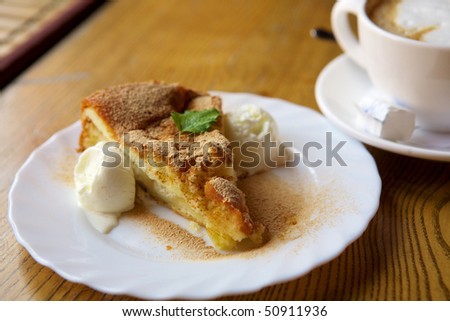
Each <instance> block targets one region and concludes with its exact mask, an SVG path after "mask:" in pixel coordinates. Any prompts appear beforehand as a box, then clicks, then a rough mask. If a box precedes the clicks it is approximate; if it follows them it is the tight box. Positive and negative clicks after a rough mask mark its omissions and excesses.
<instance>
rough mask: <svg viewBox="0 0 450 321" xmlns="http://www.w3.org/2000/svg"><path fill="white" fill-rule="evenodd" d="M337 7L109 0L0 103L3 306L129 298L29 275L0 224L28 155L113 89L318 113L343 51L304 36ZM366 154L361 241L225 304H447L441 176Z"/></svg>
mask: <svg viewBox="0 0 450 321" xmlns="http://www.w3.org/2000/svg"><path fill="white" fill-rule="evenodd" d="M333 2H334V1H332V0H301V1H300V0H294V1H275V0H274V1H209V0H207V1H194V0H192V1H176V0H168V1H150V0H133V1H125V0H123V1H114V2H111V3H109V4H107V5H106V6H104V7H103V8H102V9H101V10H100V11H98V12H97V13H96V14H94V16H93V17H91V18H90V19H89V20H88V21H86V22H85V23H84V24H83V25H82V26H81V27H79V28H78V29H77V30H76V31H75V32H73V33H72V34H71V35H70V36H68V37H67V38H65V40H64V41H62V42H61V43H60V44H59V45H58V46H56V47H55V48H54V49H53V50H52V51H51V52H48V53H47V54H46V55H45V56H44V57H43V58H41V59H40V60H39V61H38V62H36V63H35V64H34V65H33V66H32V67H31V68H29V69H28V70H27V71H26V72H25V73H24V74H23V75H22V76H21V77H19V78H18V79H17V80H16V81H15V82H14V83H12V84H11V85H9V86H8V87H7V88H6V89H5V90H4V91H3V92H2V94H1V100H0V102H1V103H0V138H1V142H2V143H1V146H0V151H1V158H0V168H1V170H0V213H1V216H0V220H1V225H0V235H1V243H0V244H1V247H0V255H1V265H0V299H2V300H5V299H6V300H19V299H20V300H30V299H32V300H124V299H125V300H127V299H133V298H130V297H126V296H113V295H107V294H103V293H100V292H97V291H94V290H92V289H90V288H89V287H87V286H84V285H80V284H75V283H71V282H68V281H65V280H64V279H63V278H61V277H60V276H58V275H57V274H56V273H54V272H53V271H52V270H50V269H48V268H46V267H43V266H42V265H40V264H38V263H36V262H35V261H34V259H33V258H31V256H30V255H29V254H28V253H27V252H26V251H25V250H24V249H23V248H22V246H21V245H19V244H18V243H17V242H16V240H15V237H14V235H13V232H12V229H11V227H10V225H9V223H8V220H7V211H8V210H7V207H8V196H7V194H8V191H9V189H10V186H11V183H12V181H13V178H14V175H15V173H16V171H17V170H18V169H19V167H20V166H21V165H22V163H23V162H24V161H25V159H26V158H27V157H28V156H29V154H30V153H31V152H32V151H33V150H34V149H35V148H36V147H37V146H39V145H40V144H41V143H43V142H44V141H45V140H46V139H48V138H49V137H50V136H51V135H52V134H53V133H55V132H56V131H58V130H60V129H62V128H64V127H66V126H68V125H69V124H71V123H73V122H74V121H76V120H77V119H78V118H79V105H80V101H81V99H82V98H83V97H84V96H86V95H88V94H89V93H91V92H92V91H94V90H96V89H98V88H103V87H106V86H110V85H113V84H119V83H123V82H130V81H141V80H148V79H164V80H166V81H169V82H170V81H177V82H180V83H182V84H184V85H186V86H188V87H192V88H199V89H211V90H214V89H215V90H223V91H239V92H251V93H257V94H261V95H266V96H271V97H279V98H283V99H286V100H289V101H292V102H294V103H298V104H301V105H304V106H310V107H311V108H313V109H318V107H317V103H316V101H315V99H314V84H315V81H316V78H317V76H318V74H319V72H320V71H321V69H322V68H323V67H324V66H325V65H326V64H327V63H328V62H329V61H330V60H331V59H333V58H334V57H336V56H337V55H339V54H340V53H341V50H340V49H339V47H338V46H337V45H336V44H335V43H334V42H330V41H324V40H318V39H313V38H311V37H310V35H309V31H310V29H311V28H314V27H317V26H323V27H327V28H329V27H330V25H329V20H330V19H329V17H330V10H331V7H332V5H333ZM369 151H370V152H371V153H372V155H373V156H374V158H375V160H376V162H377V165H378V169H379V172H380V175H381V177H382V181H383V191H382V196H381V204H380V208H379V210H378V213H377V214H376V216H375V218H374V219H373V220H372V222H371V223H370V225H369V227H368V229H367V230H366V232H365V233H364V234H363V235H362V237H360V238H359V239H358V240H357V241H355V242H354V243H353V244H351V245H350V246H349V247H348V248H347V249H346V250H345V251H344V252H343V253H342V254H341V255H340V256H339V257H337V258H336V259H334V260H333V261H331V262H329V263H327V264H325V265H322V266H321V267H318V268H316V269H315V270H313V271H312V272H310V273H308V274H307V275H305V276H303V277H301V278H298V279H296V280H292V281H291V282H287V283H283V284H277V285H273V286H269V287H267V288H265V289H263V290H261V291H259V292H256V293H252V294H246V295H234V296H229V297H225V298H224V299H238V300H449V299H450V165H449V164H448V163H440V162H433V161H426V160H420V159H414V158H409V157H405V156H399V155H395V154H392V153H389V152H385V151H382V150H378V149H375V148H369ZM361 179H364V178H363V177H362V178H361Z"/></svg>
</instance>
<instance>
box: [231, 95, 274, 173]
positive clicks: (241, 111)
mask: <svg viewBox="0 0 450 321" xmlns="http://www.w3.org/2000/svg"><path fill="white" fill-rule="evenodd" d="M225 134H226V136H227V138H228V139H229V140H230V141H231V142H232V144H233V145H232V146H233V147H234V148H233V164H234V167H235V169H236V170H237V172H238V175H239V176H243V175H253V174H256V173H258V172H261V171H264V170H266V169H269V168H274V167H276V166H277V165H278V164H279V163H280V157H279V156H278V146H279V143H278V128H277V125H276V123H275V121H274V119H273V118H272V116H271V115H270V114H269V113H268V112H266V111H264V110H263V109H262V108H260V107H258V106H256V105H251V104H249V105H242V106H238V107H236V108H234V109H233V110H232V111H231V112H229V113H227V114H225Z"/></svg>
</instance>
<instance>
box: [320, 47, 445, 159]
mask: <svg viewBox="0 0 450 321" xmlns="http://www.w3.org/2000/svg"><path fill="white" fill-rule="evenodd" d="M371 91H372V92H373V91H374V87H373V85H372V83H371V81H370V79H369V78H368V76H367V74H366V72H365V71H364V70H363V69H362V68H360V67H359V66H357V65H356V64H355V63H353V61H351V59H350V58H349V57H348V56H346V55H341V56H339V57H337V58H336V59H334V60H333V61H331V62H330V63H329V64H328V65H327V66H326V67H325V68H324V69H323V70H322V72H321V73H320V75H319V78H318V79H317V82H316V88H315V94H316V100H317V103H318V104H319V107H320V109H321V111H322V112H323V114H324V115H325V116H326V117H327V118H328V119H329V120H330V121H331V122H333V123H334V124H335V125H336V126H337V127H339V128H340V129H342V130H343V131H344V132H345V133H347V134H348V135H350V136H352V137H354V138H356V139H358V140H360V141H362V142H364V143H366V144H369V145H372V146H375V147H378V148H381V149H384V150H387V151H390V152H394V153H398V154H402V155H407V156H412V157H417V158H424V159H431V160H440V161H446V162H450V133H434V132H429V131H426V130H423V129H420V128H417V129H416V130H415V131H414V134H413V136H412V137H411V139H410V140H409V141H407V142H394V141H389V140H386V139H383V138H380V137H377V136H374V135H372V134H370V133H368V132H367V131H365V130H364V128H362V127H361V125H359V124H358V122H357V119H358V113H359V111H358V109H357V108H356V107H355V106H356V102H357V101H359V100H360V99H361V97H362V96H364V95H365V94H367V93H368V92H371Z"/></svg>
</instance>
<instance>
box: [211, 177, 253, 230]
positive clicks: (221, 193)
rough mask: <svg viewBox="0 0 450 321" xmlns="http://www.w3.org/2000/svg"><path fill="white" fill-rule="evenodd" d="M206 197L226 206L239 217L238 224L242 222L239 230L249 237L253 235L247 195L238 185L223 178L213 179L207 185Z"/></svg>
mask: <svg viewBox="0 0 450 321" xmlns="http://www.w3.org/2000/svg"><path fill="white" fill-rule="evenodd" d="M205 196H206V198H208V199H210V200H214V201H216V202H220V203H222V204H224V205H226V206H227V207H228V208H229V210H230V211H232V212H233V213H234V214H235V215H237V216H238V217H237V220H236V222H242V224H240V226H239V229H240V230H241V231H242V232H243V233H245V234H247V235H251V234H252V233H253V223H252V220H251V218H250V215H249V213H248V207H247V205H246V204H245V195H244V193H243V192H242V191H241V190H240V189H239V188H237V187H236V185H234V184H233V183H231V182H230V181H228V180H226V179H224V178H222V177H213V178H212V179H211V180H209V181H208V182H206V184H205Z"/></svg>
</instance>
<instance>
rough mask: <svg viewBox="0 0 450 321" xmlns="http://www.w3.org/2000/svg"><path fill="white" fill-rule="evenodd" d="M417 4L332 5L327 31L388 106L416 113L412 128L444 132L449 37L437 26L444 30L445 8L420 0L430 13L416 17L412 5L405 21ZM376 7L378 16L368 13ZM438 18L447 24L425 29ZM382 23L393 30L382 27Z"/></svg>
mask: <svg viewBox="0 0 450 321" xmlns="http://www.w3.org/2000/svg"><path fill="white" fill-rule="evenodd" d="M417 3H419V1H417V0H415V1H413V0H410V1H405V3H404V4H403V7H398V6H399V5H401V4H402V2H401V1H389V0H387V1H383V0H378V1H376V0H373V1H372V0H367V1H365V0H340V1H337V2H336V3H335V5H334V7H333V11H332V19H331V20H332V28H333V32H334V34H335V37H336V39H337V41H338V44H339V45H340V47H341V48H342V49H343V50H344V52H345V53H346V54H347V55H348V56H349V57H350V58H351V59H352V60H353V61H354V62H356V63H357V64H358V65H360V66H361V67H362V68H364V69H365V70H366V71H367V73H368V75H369V78H370V80H371V81H372V83H373V85H374V86H375V87H376V88H377V89H379V90H381V91H382V92H383V93H384V94H385V95H387V96H388V97H390V99H392V101H393V103H395V104H397V105H399V106H402V107H405V108H408V109H410V110H411V111H413V112H414V113H415V114H416V119H417V125H418V126H420V127H422V128H424V129H427V130H433V131H442V132H450V44H449V43H448V41H450V32H449V29H445V28H444V29H442V30H441V29H440V28H441V27H440V26H446V27H449V24H450V21H448V19H449V18H448V17H449V13H450V8H449V6H450V4H449V1H448V0H442V1H439V0H433V1H431V2H429V1H422V3H429V4H430V3H431V8H428V9H427V10H425V9H424V10H422V12H421V11H420V8H418V7H417V6H415V7H414V8H412V9H414V10H411V11H414V12H415V13H414V15H413V16H412V17H411V16H409V17H408V14H409V13H408V12H409V11H408V10H409V9H408V5H411V6H414V5H417ZM380 6H384V8H383V10H384V11H381V12H376V11H374V10H379V9H377V8H381V7H380ZM433 6H435V8H434V9H435V10H433V8H432V7H433ZM418 9H419V10H418ZM380 10H381V9H380ZM439 10H442V12H440V15H439V12H438V13H436V11H439ZM447 10H448V11H447ZM403 11H405V12H403ZM374 12H375V13H374ZM350 14H353V15H355V16H356V18H357V28H358V37H356V35H355V34H354V33H353V31H352V29H351V27H350V23H349V19H348V16H349V15H350ZM377 14H378V18H377V17H376V16H377ZM400 14H402V15H403V16H400ZM405 15H406V18H405V17H404V16H405ZM420 15H423V17H420ZM427 15H428V16H427ZM399 16H400V17H399ZM439 17H441V18H442V17H443V19H444V20H446V19H447V21H443V22H442V23H441V24H439V25H427V24H429V23H430V22H429V21H430V18H433V19H434V20H435V19H437V18H439ZM398 19H404V20H405V21H406V24H409V25H411V21H413V22H414V19H416V20H420V21H418V23H419V24H420V23H422V24H423V25H422V26H419V27H417V26H416V27H414V28H415V29H414V28H413V29H414V30H412V31H411V30H408V28H409V27H408V26H405V27H402V25H401V21H400V22H399V21H398ZM433 19H431V20H432V21H433ZM383 20H387V21H384V22H383ZM383 23H385V24H386V25H391V26H394V27H395V28H397V29H399V30H395V29H389V27H384V25H383ZM433 23H434V22H433ZM382 26H383V27H382ZM402 29H404V30H402ZM403 31H405V32H403ZM414 31H415V33H414ZM402 32H403V34H402ZM408 32H409V33H408ZM424 35H426V36H424ZM430 39H431V40H430Z"/></svg>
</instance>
